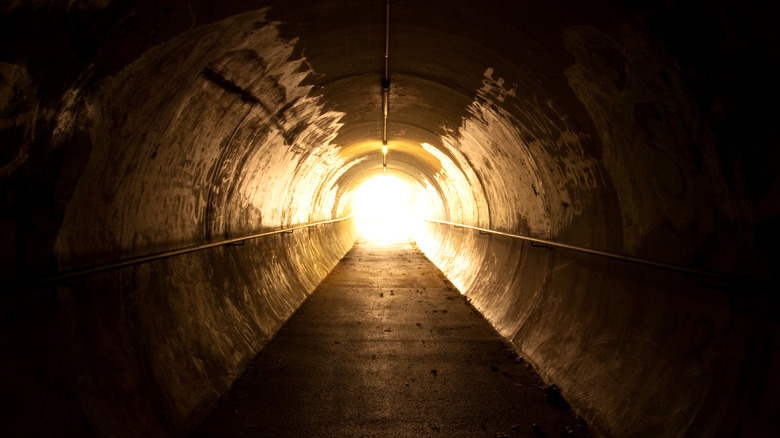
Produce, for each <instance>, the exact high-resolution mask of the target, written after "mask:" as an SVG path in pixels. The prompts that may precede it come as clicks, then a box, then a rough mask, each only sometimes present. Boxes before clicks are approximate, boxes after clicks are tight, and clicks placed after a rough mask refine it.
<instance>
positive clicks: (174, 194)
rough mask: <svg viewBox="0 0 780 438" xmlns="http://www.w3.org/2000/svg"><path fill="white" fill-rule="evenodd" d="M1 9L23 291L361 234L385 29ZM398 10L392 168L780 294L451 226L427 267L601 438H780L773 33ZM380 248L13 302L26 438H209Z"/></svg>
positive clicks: (590, 14)
mask: <svg viewBox="0 0 780 438" xmlns="http://www.w3.org/2000/svg"><path fill="white" fill-rule="evenodd" d="M537 3H538V2H537ZM0 10H1V11H2V15H0V19H1V21H0V41H1V42H2V46H0V48H1V49H2V50H0V54H2V58H0V74H1V75H2V76H0V79H1V80H0V123H1V124H0V139H2V151H1V152H2V155H1V158H2V161H1V162H0V166H1V167H0V178H2V180H1V181H2V186H0V188H2V193H3V196H2V198H1V199H0V202H2V204H0V207H1V209H0V224H1V225H2V226H0V247H1V248H2V256H3V263H2V268H0V269H1V271H0V274H1V275H2V280H3V281H12V282H14V281H16V282H19V281H21V282H25V281H27V280H30V279H34V278H38V277H40V276H43V275H47V274H49V273H52V272H55V271H57V270H64V269H68V268H74V267H79V266H85V265H91V264H94V263H101V262H106V261H111V260H116V259H120V258H127V257H133V256H137V255H142V254H147V253H152V252H156V251H163V250H167V249H172V248H179V247H182V246H188V245H193V244H198V243H202V242H210V241H216V240H220V239H224V238H230V237H236V236H242V235H247V234H251V233H256V232H261V231H267V230H273V229H280V228H284V227H287V226H291V225H298V224H305V223H312V222H317V221H321V220H328V219H332V218H337V217H344V216H346V215H348V214H349V213H350V211H351V209H352V207H353V206H352V204H351V203H352V199H351V196H352V193H354V191H355V189H356V187H357V186H358V185H359V184H360V183H361V182H363V181H365V180H367V179H368V178H369V177H371V176H373V175H376V174H380V173H381V172H382V167H381V152H380V150H381V146H380V144H379V139H380V138H381V128H382V116H381V111H380V108H381V93H380V86H379V83H380V78H381V75H382V66H383V55H384V4H382V2H379V4H377V2H373V1H352V2H313V1H311V2H309V1H298V2H290V1H284V2H273V1H269V2H260V3H256V4H251V5H248V4H247V3H246V2H242V1H231V0H228V1H224V2H220V4H219V5H214V4H213V3H212V2H206V1H189V2H184V1H179V0H167V1H163V2H151V3H145V2H136V3H132V4H131V3H128V2H122V1H116V2H114V1H106V2H80V3H78V4H70V3H68V4H67V5H65V4H60V3H59V2H51V4H50V5H48V7H43V6H41V5H38V6H35V7H33V6H29V5H22V4H16V3H9V4H7V5H3V6H2V7H0ZM391 11H392V12H391V18H392V20H391V23H392V25H391V29H392V30H391V44H390V46H391V56H390V60H391V62H390V71H391V84H392V85H391V94H390V102H391V106H390V108H391V110H390V111H391V113H390V132H389V136H390V152H389V153H388V160H389V161H388V173H390V174H394V175H397V176H399V177H401V178H403V179H404V180H406V181H407V182H409V183H410V184H412V185H413V186H414V187H416V188H417V189H418V190H420V191H421V197H423V198H425V199H429V200H430V206H431V208H432V209H433V210H434V211H435V218H436V219H442V220H447V221H452V222H459V223H463V224H467V225H473V226H480V227H484V228H491V229H495V230H499V231H504V232H510V233H515V234H521V235H528V236H532V237H540V238H545V239H550V240H555V241H559V242H563V243H567V244H571V245H578V246H583V247H587V248H592V249H595V250H602V251H608V252H612V253H617V254H626V255H631V256H636V257H640V258H646V259H651V260H657V261H661V262H666V263H674V264H679V265H683V266H687V267H692V268H696V269H703V270H712V271H718V272H724V273H727V274H732V275H743V276H748V277H752V278H755V279H758V280H759V281H758V282H757V283H756V284H754V285H752V286H749V287H748V286H745V285H744V284H741V285H737V286H733V285H726V286H724V285H721V284H715V285H713V284H709V283H708V282H707V281H705V282H704V283H703V285H702V284H700V283H698V282H697V280H696V279H695V278H693V277H690V276H685V275H679V274H674V273H671V272H667V271H659V270H657V269H655V268H645V267H641V266H638V265H633V264H626V263H624V262H617V261H608V260H606V259H601V258H598V257H594V256H587V255H581V254H578V253H572V252H568V251H564V250H557V249H543V248H536V247H532V246H530V245H529V244H527V243H522V242H520V241H515V240H511V239H508V238H504V237H495V236H486V235H481V234H478V233H476V232H474V231H469V230H466V229H455V228H451V227H448V226H443V225H433V224H428V225H427V231H428V232H427V233H425V234H423V235H421V236H419V244H420V246H421V248H423V249H424V250H425V251H426V254H428V256H429V257H430V258H431V259H432V260H433V261H434V262H435V263H436V264H437V265H438V266H439V267H440V268H441V269H442V271H443V272H444V273H445V274H446V275H447V276H448V277H449V278H450V279H451V280H452V281H453V283H454V284H455V285H456V286H458V288H459V289H460V290H461V291H462V292H464V293H465V294H466V295H467V296H468V297H469V299H470V300H471V301H472V303H474V305H475V306H476V307H477V308H478V309H479V310H480V311H482V312H483V313H484V314H485V316H486V317H487V318H488V320H490V321H491V323H492V324H493V325H494V326H495V327H496V328H497V329H498V330H499V331H500V332H501V333H502V334H503V335H504V336H505V337H507V339H509V340H510V341H511V342H512V343H513V344H514V345H515V347H516V348H517V350H518V351H519V352H520V354H522V355H524V356H525V357H526V358H528V359H529V361H530V362H532V363H533V364H535V366H536V367H537V369H538V371H539V372H540V373H541V374H542V375H543V376H545V378H546V379H548V380H549V381H550V382H554V383H556V384H557V385H558V386H559V387H560V388H561V390H562V392H563V393H564V395H565V396H566V397H567V398H568V399H569V400H570V401H571V403H572V405H573V406H574V408H575V410H577V412H579V414H580V415H582V416H583V417H584V418H585V419H586V420H587V421H588V422H589V423H590V424H591V425H592V426H593V429H594V430H595V431H596V432H597V433H599V434H602V435H605V436H670V437H678V436H722V435H741V436H758V435H762V434H763V435H766V434H767V433H770V434H771V433H776V432H778V429H780V427H778V425H777V424H775V423H772V418H776V417H777V416H778V415H780V414H778V412H780V411H779V410H778V409H780V408H778V405H777V402H776V397H777V394H778V379H777V378H776V377H774V376H775V375H777V374H778V373H777V371H778V367H779V366H780V359H779V358H778V351H779V349H778V348H777V347H776V341H775V339H776V336H775V335H776V331H777V327H778V324H777V323H778V317H777V312H776V311H775V309H776V299H775V298H774V291H773V290H772V289H770V288H769V286H768V284H769V283H770V282H771V281H772V280H774V279H776V275H775V274H774V273H773V272H774V271H773V269H774V268H776V266H777V261H778V258H777V256H776V255H775V253H776V252H775V250H774V249H775V248H776V246H777V244H778V239H777V235H778V233H777V231H776V229H777V224H778V218H779V217H780V207H778V206H780V199H778V196H780V195H779V194H780V190H778V188H780V179H778V177H777V175H776V169H777V168H778V165H779V164H780V158H779V157H778V153H777V151H778V148H777V147H776V145H777V139H778V138H780V136H778V132H777V129H776V128H775V127H774V125H773V123H772V122H773V120H775V119H777V115H778V114H777V113H778V110H777V105H774V102H776V101H777V98H778V90H777V87H776V86H775V79H774V78H775V77H776V74H777V73H778V70H780V69H778V65H777V64H778V63H777V60H778V56H777V55H778V54H777V53H776V50H775V49H774V45H773V44H771V42H773V41H775V40H776V39H777V38H775V37H776V36H777V35H776V31H775V30H774V24H773V23H771V22H769V21H768V20H769V19H768V18H767V17H771V16H772V14H771V11H768V10H764V9H762V8H759V7H753V6H750V5H742V6H736V5H731V4H720V3H717V4H708V5H697V4H689V3H686V4H684V5H683V4H677V3H675V2H657V3H656V2H644V3H642V5H641V6H638V7H634V8H628V7H627V6H625V5H619V4H616V3H614V2H601V1H594V2H587V3H584V2H565V1H560V2H558V1H550V2H542V3H541V4H522V3H521V2H514V3H511V2H500V1H495V2H492V1H488V2H478V3H475V2H465V1H464V2H459V1H458V2H444V1H427V2H416V1H403V0H397V1H393V2H392V6H391ZM692 26H693V28H695V29H696V32H690V29H691V27H692ZM355 232H356V231H355V226H354V224H353V223H352V222H351V221H346V222H339V223H335V224H331V225H323V226H319V227H317V228H311V229H308V230H307V231H300V232H298V231H296V232H295V233H293V234H292V235H278V236H274V237H269V238H265V239H262V240H258V241H252V242H247V243H246V244H245V245H244V246H243V247H227V248H221V249H214V250H208V251H205V252H200V253H195V254H191V255H187V256H182V257H181V258H175V259H168V260H164V261H159V262H154V263H152V264H147V265H141V266H138V267H135V268H128V269H123V270H120V271H115V272H112V273H104V274H100V275H97V276H92V277H87V278H86V279H85V280H84V283H83V284H80V283H76V284H70V285H61V286H59V287H53V288H49V289H46V290H33V291H26V292H24V293H21V292H19V291H16V292H14V293H10V294H8V293H6V294H4V295H3V297H2V306H1V308H2V310H3V317H4V321H6V323H5V325H4V329H3V331H2V342H3V344H4V345H9V346H10V349H9V352H10V353H9V354H7V355H6V359H5V360H4V361H3V367H2V370H3V372H4V373H6V374H7V375H12V376H16V378H15V379H13V381H12V382H11V383H10V384H9V385H8V386H9V387H8V388H7V390H6V391H4V393H5V394H4V397H7V399H6V400H7V401H9V402H10V401H13V402H14V403H5V404H6V405H10V406H11V407H12V409H11V410H10V411H9V412H10V415H8V416H7V418H5V419H4V425H3V426H2V427H3V429H7V430H13V431H19V430H28V431H31V432H36V431H37V432H41V433H46V432H51V431H52V430H57V431H62V430H66V431H73V433H74V434H88V433H92V434H96V435H101V436H102V435H109V436H113V435H116V436H122V435H132V436H135V435H138V434H139V433H143V434H148V435H158V436H165V435H173V436H180V435H184V434H186V433H187V432H188V431H189V430H191V429H192V428H193V427H194V426H195V425H196V424H197V423H198V422H199V421H200V420H201V419H202V418H203V417H204V415H206V413H207V412H208V410H209V409H210V407H211V406H213V404H214V403H215V402H216V400H217V399H218V397H219V396H220V395H221V394H222V393H224V391H226V390H227V388H228V387H229V386H230V384H231V382H232V381H233V380H234V379H235V377H236V376H237V375H239V374H240V372H241V370H242V369H243V365H244V364H245V363H246V361H247V360H248V359H249V358H251V357H252V355H254V354H255V353H256V352H257V351H258V350H259V349H260V348H262V345H263V344H264V343H265V342H266V341H267V340H268V338H269V337H270V336H272V335H273V333H274V332H275V331H276V330H277V329H278V328H279V327H280V325H281V324H282V323H283V322H284V321H285V320H286V319H287V318H288V317H289V315H290V314H291V313H292V312H293V311H294V310H295V309H296V308H297V306H298V305H300V303H301V302H302V301H303V300H304V299H305V298H306V296H307V295H308V294H309V293H310V292H311V291H312V290H313V289H314V287H315V286H316V285H317V283H318V282H319V281H320V280H321V279H322V278H323V277H324V276H325V275H326V274H327V272H328V271H329V270H330V268H331V267H332V266H334V265H335V263H336V262H337V261H338V259H339V258H340V257H341V256H342V255H343V254H344V253H345V252H346V251H347V249H348V248H349V246H350V245H351V244H352V242H353V241H354V238H355ZM713 286H715V287H713Z"/></svg>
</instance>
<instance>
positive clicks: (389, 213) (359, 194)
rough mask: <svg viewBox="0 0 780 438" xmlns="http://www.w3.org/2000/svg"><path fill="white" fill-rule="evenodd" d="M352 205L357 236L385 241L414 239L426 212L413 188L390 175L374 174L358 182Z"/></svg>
mask: <svg viewBox="0 0 780 438" xmlns="http://www.w3.org/2000/svg"><path fill="white" fill-rule="evenodd" d="M352 205H353V208H354V210H353V211H354V214H355V219H356V223H357V228H358V232H359V233H360V236H361V237H362V238H365V239H369V240H372V241H375V242H380V243H385V244H391V243H397V242H405V241H416V240H417V237H416V236H417V235H419V233H420V231H421V229H422V222H423V220H424V219H425V218H426V217H427V216H428V214H429V213H430V212H429V211H428V210H429V209H430V208H429V206H428V205H427V203H426V202H425V198H424V197H422V196H420V194H419V193H418V191H417V190H416V189H415V187H413V186H412V185H410V184H409V183H407V182H406V181H403V180H402V179H400V178H397V177H395V176H392V175H379V176H375V177H373V178H371V179H369V180H367V181H366V182H364V183H363V184H361V185H360V186H359V187H358V188H356V189H355V192H354V194H353V204H352Z"/></svg>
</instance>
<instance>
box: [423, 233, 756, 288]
mask: <svg viewBox="0 0 780 438" xmlns="http://www.w3.org/2000/svg"><path fill="white" fill-rule="evenodd" d="M425 221H427V222H435V223H439V224H444V225H451V226H453V227H460V228H469V229H471V230H476V231H479V232H480V233H481V234H495V235H499V236H506V237H511V238H514V239H520V240H526V241H529V242H531V244H532V245H533V244H534V243H538V244H541V245H545V246H554V247H558V248H564V249H569V250H572V251H578V252H583V253H586V254H593V255H597V256H601V257H607V258H611V259H617V260H623V261H626V262H632V263H638V264H641V265H647V266H653V267H656V268H660V269H666V270H669V271H676V272H681V273H684V274H689V275H693V276H698V277H700V278H708V279H714V280H720V281H724V282H739V283H746V284H755V283H757V282H758V280H756V279H753V278H747V277H740V276H737V275H732V274H724V273H721V272H714V271H705V270H701V269H693V268H688V267H685V266H680V265H674V264H671V263H662V262H656V261H653V260H647V259H642V258H638V257H632V256H627V255H622V254H614V253H611V252H605V251H599V250H595V249H590V248H583V247H581V246H574V245H568V244H566V243H560V242H555V241H552V240H545V239H537V238H535V237H528V236H521V235H519V234H512V233H505V232H502V231H495V230H490V229H487V228H480V227H473V226H471V225H463V224H459V223H455V222H447V221H441V220H437V219H425ZM534 246H537V245H534Z"/></svg>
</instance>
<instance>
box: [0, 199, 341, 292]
mask: <svg viewBox="0 0 780 438" xmlns="http://www.w3.org/2000/svg"><path fill="white" fill-rule="evenodd" d="M350 217H352V214H350V215H349V216H345V217H343V218H338V219H331V220H327V221H320V222H314V223H310V224H304V225H297V226H294V227H290V228H284V229H281V230H274V231H266V232H264V233H257V234H252V235H249V236H243V237H235V238H232V239H224V240H219V241H216V242H209V243H203V244H200V245H194V246H188V247H185V248H179V249H173V250H168V251H163V252H157V253H153V254H147V255H142V256H137V257H129V258H126V259H120V260H117V261H113V262H107V263H102V264H97V265H92V266H87V267H83V268H75V269H70V270H67V271H63V272H59V273H57V274H54V275H51V276H48V277H45V278H42V279H39V280H34V281H28V282H25V283H21V282H19V283H15V284H16V287H9V288H5V287H4V288H3V289H5V290H8V289H10V290H15V289H16V290H18V289H32V288H36V287H40V286H45V285H48V284H53V283H61V282H64V281H67V280H73V279H76V278H80V277H84V276H87V275H91V274H98V273H100V272H105V271H111V270H114V269H119V268H126V267H128V266H134V265H140V264H142V263H148V262H152V261H155V260H161V259H165V258H169V257H174V256H178V255H183V254H189V253H191V252H196V251H202V250H204V249H209V248H215V247H218V246H228V245H242V244H243V242H245V241H247V240H253V239H258V238H260V237H266V236H271V235H274V234H284V233H292V232H294V231H295V230H300V229H303V228H310V227H316V226H317V225H325V224H330V223H333V222H340V221H344V220H347V219H349V218H350Z"/></svg>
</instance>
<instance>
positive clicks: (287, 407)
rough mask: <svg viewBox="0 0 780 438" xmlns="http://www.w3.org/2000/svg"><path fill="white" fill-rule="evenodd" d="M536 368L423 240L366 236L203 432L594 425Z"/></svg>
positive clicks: (559, 431) (447, 433) (401, 432)
mask: <svg viewBox="0 0 780 438" xmlns="http://www.w3.org/2000/svg"><path fill="white" fill-rule="evenodd" d="M529 368H530V367H528V366H527V365H526V364H525V363H524V362H523V361H522V359H519V358H518V357H517V356H516V354H515V353H514V351H512V349H511V348H510V347H509V346H508V344H506V343H505V342H504V341H503V340H502V339H501V338H500V337H499V336H498V334H497V333H496V332H495V330H493V328H492V327H491V326H490V325H489V324H488V323H487V321H485V320H484V319H483V318H482V316H481V315H480V314H479V313H478V312H477V311H476V310H474V308H473V307H471V305H470V304H469V303H468V302H467V301H466V300H465V299H464V298H463V296H462V295H460V293H458V291H457V290H456V289H455V288H454V287H453V286H452V284H451V283H449V281H447V280H446V279H445V278H444V276H443V275H442V274H441V272H440V271H439V270H438V269H437V268H436V267H435V266H434V265H433V264H432V263H431V262H430V261H429V260H428V259H427V258H426V257H425V255H423V254H422V253H421V252H420V251H419V250H418V249H417V247H416V246H415V245H414V244H413V243H410V242H407V243H397V244H393V245H390V246H381V245H379V244H378V243H375V242H370V241H366V240H365V239H359V240H358V242H357V243H356V244H355V247H354V248H352V249H351V250H350V251H349V252H348V253H347V255H346V256H345V257H344V259H343V260H341V262H340V263H339V264H338V265H337V266H336V268H335V269H334V270H333V272H331V274H330V275H329V276H328V277H327V278H325V280H323V282H322V283H321V284H320V286H319V287H318V288H317V290H316V291H315V292H314V294H313V295H312V296H311V297H310V298H309V299H308V300H307V301H306V302H305V303H304V305H303V306H301V308H300V309H299V310H298V312H296V313H295V315H293V317H292V318H291V319H290V320H289V321H288V323H287V324H286V325H285V326H284V327H283V328H282V329H281V330H280V331H279V333H278V334H277V336H276V337H274V339H273V340H272V341H271V342H269V344H268V345H267V346H266V347H265V348H264V349H263V350H262V351H261V352H260V354H259V355H258V356H257V357H256V359H255V360H254V362H253V363H252V364H251V365H250V367H249V368H248V369H247V371H246V372H245V374H244V375H243V377H242V378H241V379H240V380H239V381H238V382H237V384H236V385H235V387H234V389H233V390H232V391H231V392H229V393H228V394H227V395H226V396H225V397H224V398H223V400H222V402H221V403H220V405H219V406H218V407H217V409H215V410H214V412H213V413H212V415H211V417H209V418H208V419H207V420H206V421H205V422H204V423H203V424H202V425H201V426H200V429H198V431H196V433H195V436H203V437H207V436H208V437H215V436H223V437H238V436H263V437H266V436H267V437H404V436H406V437H421V436H440V437H500V436H512V437H515V436H517V437H522V436H527V437H543V436H550V437H560V436H580V437H584V436H589V435H588V434H587V432H586V431H585V430H584V429H583V428H582V427H581V426H580V422H579V421H578V420H577V419H576V418H575V417H574V414H573V413H572V412H571V410H570V409H568V408H567V407H565V406H562V403H560V402H556V400H555V394H554V392H553V391H551V390H550V389H549V388H548V389H547V390H544V389H543V388H542V386H543V384H542V382H541V381H540V380H539V378H538V377H537V376H536V374H534V373H533V371H531V370H530V369H529ZM563 403H564V404H565V402H563Z"/></svg>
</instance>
